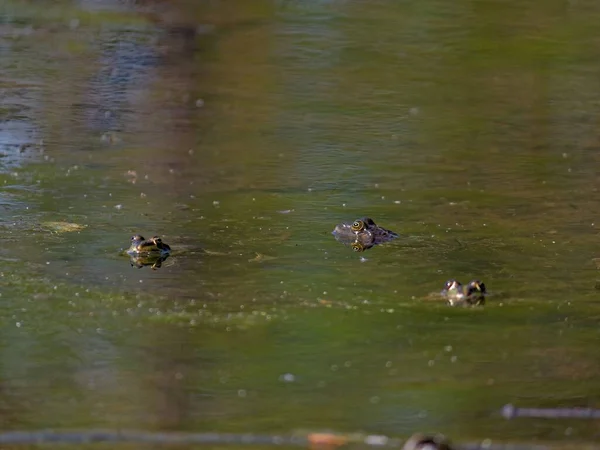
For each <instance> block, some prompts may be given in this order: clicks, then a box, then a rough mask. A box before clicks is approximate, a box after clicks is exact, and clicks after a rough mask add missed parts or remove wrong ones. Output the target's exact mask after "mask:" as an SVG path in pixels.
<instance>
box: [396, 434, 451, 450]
mask: <svg viewBox="0 0 600 450" xmlns="http://www.w3.org/2000/svg"><path fill="white" fill-rule="evenodd" d="M402 450H452V447H451V446H450V442H449V441H448V440H447V439H446V437H445V436H443V435H441V434H436V435H432V436H428V435H424V434H421V433H415V434H413V435H412V436H411V437H410V438H408V440H407V441H406V442H405V443H404V446H403V447H402Z"/></svg>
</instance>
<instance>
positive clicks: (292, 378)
mask: <svg viewBox="0 0 600 450" xmlns="http://www.w3.org/2000/svg"><path fill="white" fill-rule="evenodd" d="M279 381H283V382H285V383H293V382H294V381H296V377H295V376H294V374H293V373H284V374H283V375H280V376H279Z"/></svg>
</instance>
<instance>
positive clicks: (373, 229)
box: [331, 217, 398, 252]
mask: <svg viewBox="0 0 600 450" xmlns="http://www.w3.org/2000/svg"><path fill="white" fill-rule="evenodd" d="M331 234H333V236H334V237H335V239H336V240H338V241H339V242H342V243H343V244H350V246H351V247H352V250H354V251H355V252H363V251H365V250H368V249H370V248H371V247H373V246H374V245H377V244H382V243H384V242H388V241H391V240H392V239H396V238H397V237H398V234H396V233H394V232H393V231H390V230H387V229H385V228H382V227H380V226H379V225H377V224H376V223H375V222H374V221H373V219H371V218H370V217H363V218H362V219H357V220H355V221H354V222H353V223H346V222H343V223H340V224H339V225H336V227H335V228H334V229H333V231H332V233H331Z"/></svg>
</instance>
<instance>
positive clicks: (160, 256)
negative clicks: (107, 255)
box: [127, 234, 171, 269]
mask: <svg viewBox="0 0 600 450" xmlns="http://www.w3.org/2000/svg"><path fill="white" fill-rule="evenodd" d="M127 254H128V255H129V258H130V262H131V265H132V266H135V267H137V268H142V267H144V266H151V268H152V269H158V268H160V267H161V265H162V263H163V262H164V261H165V260H166V259H167V258H168V257H169V255H170V254H171V247H170V246H169V245H168V244H165V243H164V242H163V241H162V239H161V238H160V237H158V236H154V237H152V238H150V239H145V238H144V237H143V236H142V235H140V234H136V235H133V236H132V237H131V245H130V246H129V249H128V250H127Z"/></svg>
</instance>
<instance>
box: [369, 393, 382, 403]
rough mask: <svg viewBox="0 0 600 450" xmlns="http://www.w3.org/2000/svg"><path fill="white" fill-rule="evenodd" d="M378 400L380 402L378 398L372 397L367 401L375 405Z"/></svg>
mask: <svg viewBox="0 0 600 450" xmlns="http://www.w3.org/2000/svg"><path fill="white" fill-rule="evenodd" d="M379 400H380V398H379V397H378V396H376V395H374V396H373V397H371V398H370V399H369V402H371V403H373V404H376V403H379Z"/></svg>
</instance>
